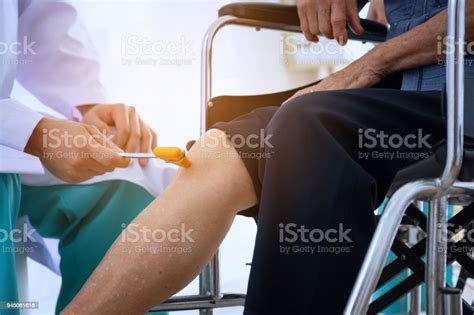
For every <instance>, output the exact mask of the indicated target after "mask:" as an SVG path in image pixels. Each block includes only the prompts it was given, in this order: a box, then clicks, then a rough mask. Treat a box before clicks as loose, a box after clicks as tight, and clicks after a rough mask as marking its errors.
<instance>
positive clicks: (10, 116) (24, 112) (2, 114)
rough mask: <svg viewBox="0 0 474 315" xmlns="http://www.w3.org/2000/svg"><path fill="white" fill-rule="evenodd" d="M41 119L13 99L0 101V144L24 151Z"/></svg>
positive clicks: (36, 113) (41, 116) (40, 116)
mask: <svg viewBox="0 0 474 315" xmlns="http://www.w3.org/2000/svg"><path fill="white" fill-rule="evenodd" d="M43 117H44V116H43V115H41V114H39V113H38V112H36V111H34V110H32V109H31V108H29V107H27V106H25V105H23V104H21V103H20V102H18V101H16V100H14V99H11V98H6V99H1V100H0V126H2V128H0V144H1V145H4V146H7V147H10V148H13V149H15V150H19V151H24V150H25V147H26V144H27V143H28V140H29V139H30V136H31V134H32V133H33V130H34V129H35V127H36V125H37V124H38V123H39V121H40V120H41V119H42V118H43Z"/></svg>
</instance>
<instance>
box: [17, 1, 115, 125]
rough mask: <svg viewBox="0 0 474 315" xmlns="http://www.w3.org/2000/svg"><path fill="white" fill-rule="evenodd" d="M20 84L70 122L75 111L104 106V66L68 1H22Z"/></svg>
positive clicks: (20, 6) (20, 18) (20, 7)
mask: <svg viewBox="0 0 474 315" xmlns="http://www.w3.org/2000/svg"><path fill="white" fill-rule="evenodd" d="M18 24H19V28H18V41H19V42H22V41H24V42H25V44H24V45H23V46H22V47H24V50H25V51H24V53H22V54H20V55H19V56H18V60H19V61H18V67H17V80H18V81H19V82H20V83H21V84H22V85H23V86H24V87H25V88H26V89H27V90H28V91H29V92H31V93H32V94H33V95H35V96H36V97H37V98H38V99H39V100H40V101H41V102H42V103H43V104H45V105H46V106H48V107H51V108H52V109H54V110H56V111H58V112H60V113H61V114H63V115H65V116H66V117H67V118H69V119H73V120H80V119H81V115H80V113H79V111H78V110H77V109H76V108H75V106H77V105H81V104H94V103H105V102H106V97H105V92H104V88H103V86H102V84H101V83H100V80H99V63H98V61H97V55H96V53H95V51H94V49H93V46H92V44H91V41H90V39H89V37H88V34H87V32H86V30H85V28H84V26H83V25H82V23H81V21H80V19H79V17H78V12H77V9H76V8H74V6H73V5H72V4H71V3H69V2H66V1H59V0H43V1H31V0H20V2H19V23H18Z"/></svg>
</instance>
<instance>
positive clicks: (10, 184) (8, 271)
mask: <svg viewBox="0 0 474 315" xmlns="http://www.w3.org/2000/svg"><path fill="white" fill-rule="evenodd" d="M20 199H21V184H20V178H19V176H18V175H14V174H0V231H1V232H0V274H1V281H0V314H2V315H3V314H8V315H13V314H19V311H18V310H7V309H5V306H6V305H3V304H4V303H5V302H16V301H18V290H17V284H16V270H15V254H14V251H13V250H14V245H13V242H12V240H11V239H10V237H9V236H8V235H9V234H10V232H11V231H12V229H13V227H14V226H15V222H16V219H17V217H18V211H19V209H20Z"/></svg>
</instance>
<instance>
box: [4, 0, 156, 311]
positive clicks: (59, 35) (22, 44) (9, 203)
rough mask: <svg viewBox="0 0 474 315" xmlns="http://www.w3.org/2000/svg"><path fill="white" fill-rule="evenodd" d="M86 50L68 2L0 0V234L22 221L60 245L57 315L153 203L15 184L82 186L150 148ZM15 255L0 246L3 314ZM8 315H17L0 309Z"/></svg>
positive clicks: (122, 189)
mask: <svg viewBox="0 0 474 315" xmlns="http://www.w3.org/2000/svg"><path fill="white" fill-rule="evenodd" d="M90 47H91V45H90V43H89V41H88V38H87V36H86V34H85V32H84V30H83V28H82V25H81V24H80V22H79V20H78V17H77V11H76V10H75V9H74V8H73V7H72V6H71V5H69V4H68V3H66V2H63V1H53V0H47V1H28V0H19V1H17V0H3V1H0V126H1V128H0V231H2V232H4V233H2V235H8V234H10V232H11V231H12V229H13V228H14V225H15V221H16V219H17V218H18V216H19V215H28V216H29V218H30V220H31V222H32V223H33V225H34V226H35V228H36V229H37V230H38V231H39V232H40V233H41V234H43V235H44V236H47V237H56V238H59V239H60V240H61V242H60V254H61V256H62V261H61V272H62V276H63V281H62V288H61V293H60V299H59V302H58V305H57V307H58V309H59V310H60V309H61V308H62V307H64V306H65V305H66V304H67V303H68V302H69V300H70V299H72V297H73V296H74V295H75V294H76V292H77V291H78V290H79V289H80V287H81V286H82V284H83V283H84V282H85V280H86V279H87V278H88V276H89V275H90V273H91V272H92V271H93V270H94V268H95V266H96V265H97V264H98V262H99V261H100V259H101V258H102V256H103V255H104V253H105V251H106V249H107V248H108V247H109V246H110V245H111V243H112V242H113V240H114V239H115V237H116V236H117V235H118V234H119V233H120V231H121V224H123V223H127V222H129V221H131V220H132V219H133V218H134V217H135V216H136V215H137V214H138V213H139V212H140V211H141V210H142V209H143V208H144V207H145V206H146V205H147V204H148V203H149V202H150V201H151V200H152V199H153V197H152V195H151V194H150V193H149V192H148V191H146V190H144V189H142V188H141V187H139V186H137V185H133V184H131V183H129V182H124V181H107V182H102V183H97V184H94V185H86V186H75V185H52V186H48V187H32V186H25V185H23V186H22V183H21V180H20V175H21V174H23V175H25V174H41V173H43V172H44V169H43V166H44V167H45V168H46V173H47V174H52V175H54V176H51V175H49V177H53V178H56V183H63V184H64V183H65V182H67V183H80V182H84V181H86V180H88V179H91V178H93V177H96V176H99V175H103V174H105V173H108V172H112V171H113V170H115V169H117V168H127V167H128V166H129V164H130V161H129V160H127V159H124V158H122V157H120V156H119V155H118V154H117V152H118V151H122V150H125V151H128V152H133V151H141V152H147V151H150V150H151V148H152V147H154V146H156V135H155V133H154V132H153V131H152V130H151V129H150V128H149V127H148V126H147V125H146V124H145V123H144V122H143V120H142V119H141V118H140V117H139V116H138V114H137V113H136V111H135V109H134V108H133V107H130V106H126V105H123V104H105V103H106V98H105V96H104V95H105V94H104V92H103V89H102V86H101V84H100V83H99V80H98V73H99V67H98V63H97V62H96V60H95V56H94V52H93V51H92V49H91V48H90ZM15 79H17V80H18V82H19V83H21V84H22V85H23V86H24V87H25V88H26V89H27V90H28V91H29V92H31V93H32V94H33V95H34V96H36V97H37V98H38V99H39V100H40V101H41V102H42V103H44V104H46V105H47V106H49V107H50V108H52V109H54V110H55V111H57V112H59V113H61V114H63V115H64V116H65V117H66V118H67V120H57V119H50V118H47V117H45V116H43V115H41V114H39V113H37V112H36V111H34V110H32V109H30V108H29V107H28V106H25V105H24V104H22V103H20V102H18V101H16V100H15V99H13V98H11V97H10V94H11V91H12V87H13V83H14V80H15ZM112 131H114V134H115V136H114V137H111V133H112ZM145 164H146V161H140V165H141V166H145ZM135 167H138V166H135ZM23 175H22V176H23ZM46 177H48V176H46ZM2 240H3V238H2ZM13 249H14V239H13V238H12V237H6V239H5V240H4V241H2V242H0V272H1V274H2V281H0V307H2V302H16V301H18V293H17V283H16V272H15V256H14V250H13ZM86 254H87V255H86ZM33 300H34V299H33ZM5 312H11V313H12V314H16V313H17V311H16V310H8V311H6V310H5V309H0V313H2V314H4V313H5Z"/></svg>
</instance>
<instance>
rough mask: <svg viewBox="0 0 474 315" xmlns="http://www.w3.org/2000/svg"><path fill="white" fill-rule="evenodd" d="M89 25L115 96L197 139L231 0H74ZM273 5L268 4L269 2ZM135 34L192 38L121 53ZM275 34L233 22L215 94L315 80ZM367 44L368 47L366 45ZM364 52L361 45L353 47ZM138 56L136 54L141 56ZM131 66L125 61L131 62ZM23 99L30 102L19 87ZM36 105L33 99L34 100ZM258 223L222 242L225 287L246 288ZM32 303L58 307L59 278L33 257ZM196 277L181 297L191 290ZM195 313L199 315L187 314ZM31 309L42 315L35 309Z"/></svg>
mask: <svg viewBox="0 0 474 315" xmlns="http://www.w3.org/2000/svg"><path fill="white" fill-rule="evenodd" d="M75 2H76V4H77V7H78V8H79V12H80V14H81V16H82V19H83V21H84V24H85V25H86V26H87V28H88V29H89V31H90V35H91V39H92V41H93V42H94V44H95V45H96V48H97V51H98V53H99V55H100V60H101V64H102V73H101V75H102V81H103V82H104V85H105V86H106V88H107V89H108V92H109V95H110V98H111V101H114V102H125V103H127V104H131V105H134V106H136V107H137V108H138V110H139V113H140V114H141V116H142V117H144V119H145V121H146V122H147V123H148V124H149V125H150V126H152V127H153V128H154V129H155V130H156V131H157V133H158V136H159V143H160V144H161V145H178V146H184V145H185V143H186V142H187V141H188V140H191V139H196V138H197V137H198V136H199V108H200V49H201V48H200V46H201V40H202V37H203V35H204V33H205V31H206V29H207V27H208V26H209V25H210V24H211V23H212V22H213V21H214V20H215V18H216V17H217V10H218V9H219V7H221V6H222V5H224V4H226V3H227V2H230V1H219V0H214V1H210V0H209V1H200V0H195V1H193V0H187V1H184V0H178V1H176V0H167V1H166V0H162V1H160V0H156V1H133V0H128V1H118V0H115V1H113V0H112V1H107V0H95V1H93V0H76V1H75ZM267 2H268V1H267ZM130 36H138V37H139V38H140V39H147V40H148V41H150V42H155V43H156V42H159V43H160V45H161V44H164V45H168V47H170V46H169V45H172V43H174V42H180V41H184V42H186V43H189V44H188V45H189V46H188V47H189V50H188V51H187V52H186V53H184V54H178V55H174V56H172V55H169V54H163V55H159V54H153V55H147V54H146V53H145V52H144V51H141V52H139V53H138V54H136V55H130V54H127V53H125V52H124V49H123V45H124V40H127V38H130ZM280 39H281V34H280V33H278V32H270V31H261V32H255V30H254V29H250V28H247V29H242V28H239V29H237V28H236V27H228V28H226V29H224V30H223V31H222V32H221V33H220V34H219V35H218V37H217V39H216V43H215V50H214V51H215V67H214V70H215V72H214V75H215V79H214V91H213V92H214V95H221V94H258V93H263V92H269V91H280V90H284V89H289V88H293V87H296V86H300V85H303V84H306V83H308V82H310V81H311V80H315V79H316V74H315V73H314V72H312V71H290V70H289V69H288V67H287V65H286V63H284V62H282V55H281V53H280ZM364 49H365V48H364ZM364 49H362V50H361V49H360V47H358V46H357V47H356V48H355V51H358V52H361V51H363V50H364ZM137 58H138V59H137ZM175 58H176V59H178V60H180V61H183V62H184V64H183V65H150V64H148V65H146V64H137V63H136V61H137V60H139V61H150V60H160V61H173V60H175ZM130 61H131V62H132V63H131V64H128V65H127V64H125V63H126V62H130ZM16 93H17V94H19V95H20V97H19V98H21V99H27V100H31V99H30V98H29V97H28V96H27V95H26V94H25V93H24V91H22V90H21V89H20V88H17V90H16ZM31 102H33V101H32V100H31ZM255 231H256V226H255V223H254V222H253V220H251V219H247V218H241V217H238V218H237V219H236V221H235V224H234V226H233V228H232V230H231V232H230V233H229V235H228V236H227V238H226V240H225V241H224V243H223V244H222V247H221V268H222V272H221V275H222V281H221V284H222V290H223V292H233V293H244V292H245V291H246V286H247V280H248V273H249V269H250V267H248V266H246V265H245V264H246V263H248V262H250V261H251V259H252V250H253V241H254V237H255ZM29 268H30V290H29V296H30V298H31V299H32V300H40V301H41V309H42V312H41V313H44V314H51V313H52V311H53V309H54V295H55V292H57V290H58V289H59V285H60V279H59V278H58V277H55V276H54V275H52V274H50V273H49V272H48V271H47V270H44V268H43V267H41V266H38V265H36V264H35V263H32V262H29ZM196 292H197V284H196V282H194V283H193V284H191V285H190V286H189V287H188V288H186V289H185V290H183V292H181V294H194V293H196ZM186 313H189V314H196V312H186ZM216 313H217V314H241V313H242V308H232V309H223V310H218V311H216ZM34 314H39V312H35V313H34Z"/></svg>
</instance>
